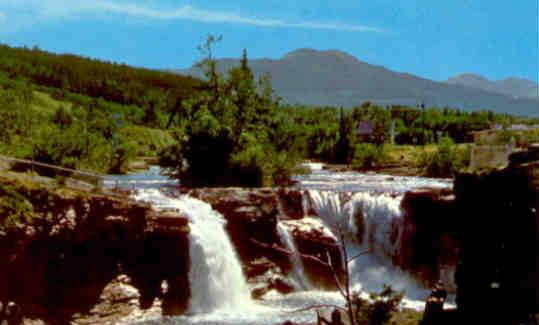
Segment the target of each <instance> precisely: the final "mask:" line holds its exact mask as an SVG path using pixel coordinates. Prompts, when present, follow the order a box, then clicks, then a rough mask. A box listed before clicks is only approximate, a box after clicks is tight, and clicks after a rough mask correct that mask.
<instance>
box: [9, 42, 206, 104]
mask: <svg viewBox="0 0 539 325" xmlns="http://www.w3.org/2000/svg"><path fill="white" fill-rule="evenodd" d="M0 70H1V71H4V72H5V73H7V75H8V77H9V78H10V79H15V78H24V79H27V80H29V81H31V82H32V83H35V84H37V85H42V86H47V87H52V88H57V89H62V90H64V91H67V92H72V93H78V94H83V95H87V96H90V97H95V98H99V97H101V98H103V99H105V100H108V101H112V102H116V103H120V104H126V105H130V104H131V105H137V106H147V105H148V104H151V105H162V106H167V105H168V106H174V105H175V104H176V103H175V101H174V100H175V99H176V98H185V97H189V96H191V95H192V94H193V92H195V91H196V90H197V89H198V88H201V87H203V86H204V84H203V83H202V82H201V81H200V80H198V79H195V78H191V77H186V76H181V75H177V74H173V73H168V72H160V71H156V70H149V69H142V68H134V67H130V66H127V65H124V64H115V63H110V62H103V61H99V60H93V59H88V58H83V57H79V56H75V55H59V54H53V53H49V52H45V51H42V50H40V49H38V48H33V49H28V48H13V47H9V46H6V45H0Z"/></svg>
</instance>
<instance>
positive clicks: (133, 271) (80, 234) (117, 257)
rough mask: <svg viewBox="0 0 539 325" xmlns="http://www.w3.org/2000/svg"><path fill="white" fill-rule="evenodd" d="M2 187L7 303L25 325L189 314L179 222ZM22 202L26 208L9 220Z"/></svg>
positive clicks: (46, 190)
mask: <svg viewBox="0 0 539 325" xmlns="http://www.w3.org/2000/svg"><path fill="white" fill-rule="evenodd" d="M0 186H1V187H2V189H3V191H4V193H2V194H3V195H2V197H1V198H0V206H2V209H3V210H2V211H3V212H4V213H5V214H4V215H2V220H0V221H1V222H2V230H1V231H0V265H2V276H1V277H0V301H1V302H4V303H5V304H7V303H8V302H14V303H15V304H16V306H17V309H18V314H19V315H21V317H23V318H24V319H25V322H29V321H30V320H40V321H43V322H45V323H48V324H65V323H70V322H74V323H79V324H114V323H117V322H120V321H121V320H122V319H123V318H124V317H128V316H132V315H139V316H140V317H142V316H143V315H144V314H145V313H150V312H151V313H154V312H157V313H159V314H161V313H162V314H177V313H181V312H182V311H183V310H184V309H185V306H186V304H187V300H188V290H187V288H188V280H187V271H188V267H189V266H188V264H189V260H188V256H187V251H188V250H187V245H188V243H187V232H188V231H189V229H188V225H187V221H186V220H185V219H184V218H183V217H182V216H181V215H179V214H178V213H158V212H156V211H154V210H153V209H152V208H151V207H150V206H149V205H145V204H141V203H137V202H132V201H131V200H129V199H127V198H122V197H112V196H104V195H99V194H90V193H86V192H77V191H73V190H68V189H64V188H56V187H54V188H53V187H49V186H45V185H43V184H39V185H38V184H34V183H29V182H21V181H18V180H12V179H6V178H2V179H0ZM14 200H18V201H19V202H20V203H21V204H23V205H25V206H26V208H27V209H26V210H25V214H24V215H17V217H19V218H18V219H16V220H13V219H10V220H8V218H13V217H14V215H9V216H8V215H6V214H7V213H6V212H9V211H10V210H8V209H9V207H10V206H13V204H12V203H13V202H15V201H14ZM19 212H20V211H19ZM19 212H16V213H19Z"/></svg>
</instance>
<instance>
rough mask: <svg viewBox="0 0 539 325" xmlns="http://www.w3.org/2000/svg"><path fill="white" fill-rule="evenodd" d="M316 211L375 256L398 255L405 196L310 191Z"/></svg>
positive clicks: (329, 224)
mask: <svg viewBox="0 0 539 325" xmlns="http://www.w3.org/2000/svg"><path fill="white" fill-rule="evenodd" d="M308 195H309V197H310V202H311V204H312V207H313V209H314V210H315V211H316V213H317V214H318V216H319V217H320V218H321V219H322V220H323V221H324V223H325V224H326V225H327V226H328V227H329V228H330V229H331V230H332V231H336V230H338V229H339V230H340V231H342V232H343V233H344V235H345V238H347V239H349V240H350V241H353V242H356V244H359V245H360V246H361V247H362V248H365V249H369V250H371V251H372V252H373V253H374V254H378V255H385V256H389V257H391V256H395V255H396V254H397V253H398V249H399V245H400V237H401V235H402V231H403V228H404V224H403V215H402V211H401V208H400V202H401V200H402V195H392V194H389V193H382V194H374V193H370V192H358V193H354V194H348V193H342V192H335V191H318V190H310V191H308Z"/></svg>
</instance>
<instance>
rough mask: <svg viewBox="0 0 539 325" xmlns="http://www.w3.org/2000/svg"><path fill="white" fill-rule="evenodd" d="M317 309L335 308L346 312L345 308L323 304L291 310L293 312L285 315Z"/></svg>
mask: <svg viewBox="0 0 539 325" xmlns="http://www.w3.org/2000/svg"><path fill="white" fill-rule="evenodd" d="M318 308H335V309H339V310H342V311H346V309H345V308H343V307H341V306H338V305H333V304H323V305H312V306H308V307H304V308H300V309H293V310H289V311H287V313H297V312H301V311H306V310H311V309H318Z"/></svg>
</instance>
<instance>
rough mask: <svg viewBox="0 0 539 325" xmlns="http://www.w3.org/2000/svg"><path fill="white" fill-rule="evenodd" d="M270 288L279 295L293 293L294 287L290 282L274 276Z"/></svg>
mask: <svg viewBox="0 0 539 325" xmlns="http://www.w3.org/2000/svg"><path fill="white" fill-rule="evenodd" d="M270 288H272V289H275V290H277V291H278V292H280V293H283V294H287V293H290V292H293V291H294V289H295V287H294V284H292V282H290V281H289V280H288V279H286V278H285V277H282V276H278V275H276V276H274V277H273V278H272V279H271V284H270Z"/></svg>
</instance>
